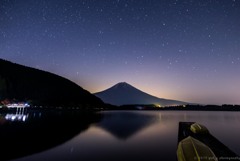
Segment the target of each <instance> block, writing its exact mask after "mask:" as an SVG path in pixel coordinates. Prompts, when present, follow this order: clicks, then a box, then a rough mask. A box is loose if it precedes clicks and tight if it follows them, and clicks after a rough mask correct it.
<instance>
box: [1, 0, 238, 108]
mask: <svg viewBox="0 0 240 161" xmlns="http://www.w3.org/2000/svg"><path fill="white" fill-rule="evenodd" d="M0 58H2V59H6V60H9V61H12V62H15V63H19V64H23V65H26V66H31V67H34V68H38V69H42V70H45V71H50V72H52V73H55V74H58V75H61V76H63V77H66V78H68V79H70V80H72V81H74V82H75V83H77V84H79V85H80V86H81V87H83V88H84V89H86V90H88V91H90V92H98V91H101V90H104V89H106V88H108V87H110V86H112V85H114V84H116V83H118V82H128V83H129V84H131V85H133V86H135V87H137V88H139V89H141V90H143V91H145V92H147V93H150V94H152V95H155V96H158V97H161V98H169V99H177V100H182V101H188V102H194V103H203V104H224V103H228V104H240V0H0Z"/></svg>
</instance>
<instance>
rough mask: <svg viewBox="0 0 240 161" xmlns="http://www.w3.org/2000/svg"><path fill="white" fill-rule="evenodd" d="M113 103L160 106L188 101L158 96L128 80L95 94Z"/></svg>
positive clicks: (106, 101)
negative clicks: (144, 90)
mask: <svg viewBox="0 0 240 161" xmlns="http://www.w3.org/2000/svg"><path fill="white" fill-rule="evenodd" d="M94 95H95V96H97V97H99V98H100V99H101V100H102V101H104V102H105V103H109V104H112V105H117V106H121V105H133V104H141V105H143V104H146V105H147V104H158V105H160V106H173V105H186V104H188V103H187V102H182V101H177V100H170V99H164V98H158V97H155V96H152V95H150V94H148V93H145V92H143V91H141V90H139V89H137V88H135V87H133V86H132V85H130V84H128V83H126V82H120V83H118V84H116V85H114V86H112V87H110V88H108V89H106V90H104V91H101V92H98V93H95V94H94Z"/></svg>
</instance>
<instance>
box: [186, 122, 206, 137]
mask: <svg viewBox="0 0 240 161" xmlns="http://www.w3.org/2000/svg"><path fill="white" fill-rule="evenodd" d="M190 130H191V131H192V132H193V133H195V134H196V133H197V134H206V133H209V131H208V129H207V128H206V127H205V126H203V125H201V124H198V123H194V124H192V125H191V126H190Z"/></svg>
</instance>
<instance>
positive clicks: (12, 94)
mask: <svg viewBox="0 0 240 161" xmlns="http://www.w3.org/2000/svg"><path fill="white" fill-rule="evenodd" d="M5 99H8V100H18V101H29V102H31V103H32V104H36V105H51V106H88V105H103V102H102V101H101V100H100V99H99V98H97V97H96V96H94V95H92V94H90V93H89V92H88V91H86V90H84V89H83V88H81V87H80V86H78V85H77V84H75V83H73V82H71V81H69V80H67V79H65V78H63V77H60V76H58V75H55V74H52V73H49V72H45V71H41V70H38V69H34V68H30V67H25V66H22V65H18V64H14V63H11V62H9V61H5V60H2V59H0V101H1V100H5Z"/></svg>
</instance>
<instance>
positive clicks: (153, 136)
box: [0, 111, 240, 161]
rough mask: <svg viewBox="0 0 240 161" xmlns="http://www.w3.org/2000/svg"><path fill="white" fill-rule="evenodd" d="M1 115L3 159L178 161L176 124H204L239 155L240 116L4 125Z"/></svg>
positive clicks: (50, 116) (60, 116)
mask: <svg viewBox="0 0 240 161" xmlns="http://www.w3.org/2000/svg"><path fill="white" fill-rule="evenodd" d="M3 116H4V115H2V119H0V124H1V125H0V132H1V133H0V137H1V138H3V137H4V138H5V139H4V144H3V143H2V144H1V148H0V150H1V154H4V155H3V156H2V157H0V158H4V159H5V160H9V159H13V158H18V157H19V159H15V161H42V160H47V161H67V160H70V161H71V160H73V161H74V160H81V161H85V160H90V161H94V160H96V161H97V160H98V161H99V160H107V161H120V160H121V161H123V160H126V161H128V160H138V161H139V160H142V161H144V160H146V161H159V160H167V161H176V148H177V136H178V122H179V121H192V122H199V123H201V124H204V125H205V126H207V128H208V129H209V131H210V132H211V133H212V135H214V136H215V137H216V138H218V139H219V140H220V141H221V142H223V143H224V144H225V145H227V146H228V147H229V148H230V149H231V150H233V151H234V152H235V153H237V154H238V155H239V154H240V149H239V147H240V139H239V136H240V113H239V112H190V111H114V112H99V113H84V114H83V113H81V112H80V113H77V112H67V113H66V112H65V113H62V112H58V113H55V112H52V113H35V116H34V115H33V113H31V114H30V115H29V116H28V118H27V119H26V120H25V121H7V122H6V120H4V117H3ZM24 131H25V132H24ZM10 133H12V134H10ZM9 135H10V136H9ZM30 136H34V137H33V139H31V138H30ZM13 138H16V139H13ZM4 146H5V147H4ZM6 147H7V149H6ZM2 152H3V153H2ZM8 154H9V155H8ZM0 160H1V159H0Z"/></svg>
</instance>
